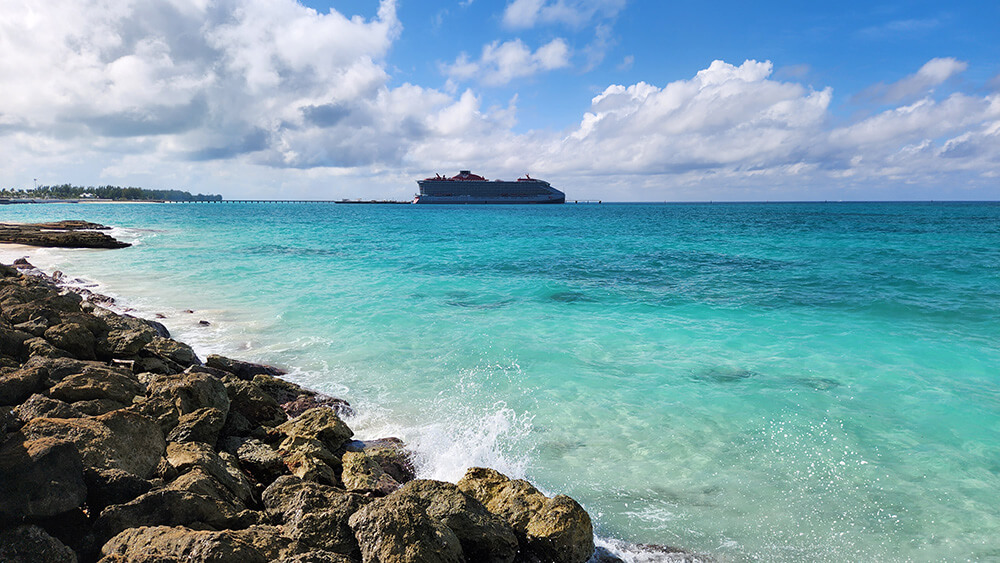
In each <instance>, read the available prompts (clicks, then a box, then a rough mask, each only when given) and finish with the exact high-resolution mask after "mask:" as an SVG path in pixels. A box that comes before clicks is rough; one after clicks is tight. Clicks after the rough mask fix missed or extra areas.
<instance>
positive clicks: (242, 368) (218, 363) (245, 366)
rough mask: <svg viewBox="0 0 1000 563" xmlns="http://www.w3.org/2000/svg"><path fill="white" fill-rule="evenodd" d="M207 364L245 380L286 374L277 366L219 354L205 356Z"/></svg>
mask: <svg viewBox="0 0 1000 563" xmlns="http://www.w3.org/2000/svg"><path fill="white" fill-rule="evenodd" d="M205 365H207V366H208V367H212V368H215V369H221V370H223V371H228V372H229V373H231V374H233V375H235V376H236V377H238V378H240V379H244V380H252V379H253V378H254V376H256V375H284V374H285V372H284V371H283V370H280V369H278V368H276V367H272V366H265V365H262V364H252V363H250V362H243V361H240V360H234V359H232V358H227V357H225V356H219V355H218V354H210V355H209V356H208V357H207V358H205Z"/></svg>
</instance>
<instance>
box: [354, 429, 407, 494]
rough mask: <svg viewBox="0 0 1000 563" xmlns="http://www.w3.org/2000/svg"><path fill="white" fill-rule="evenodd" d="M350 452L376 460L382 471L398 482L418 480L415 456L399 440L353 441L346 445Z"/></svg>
mask: <svg viewBox="0 0 1000 563" xmlns="http://www.w3.org/2000/svg"><path fill="white" fill-rule="evenodd" d="M344 449H345V450H346V451H348V452H363V453H364V454H365V455H367V456H368V457H370V458H372V459H373V460H375V462H376V463H377V464H378V466H379V467H381V468H382V471H385V473H386V474H388V475H389V476H390V477H392V478H393V479H395V480H396V482H398V483H400V484H403V483H407V482H409V481H412V480H414V479H416V478H417V474H416V471H415V470H414V468H413V454H412V453H411V452H410V451H409V450H407V449H406V446H405V445H404V444H403V441H402V440H400V439H399V438H380V439H378V440H369V441H357V440H352V441H350V442H348V443H346V444H345V445H344Z"/></svg>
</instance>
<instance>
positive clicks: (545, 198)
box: [413, 179, 566, 205]
mask: <svg viewBox="0 0 1000 563" xmlns="http://www.w3.org/2000/svg"><path fill="white" fill-rule="evenodd" d="M417 185H418V186H420V193H419V194H418V195H417V197H416V198H414V200H413V203H424V204H459V205H461V204H470V205H496V204H540V203H566V194H564V193H563V192H561V191H559V190H557V189H555V188H553V187H552V186H550V185H549V183H548V182H545V181H542V180H528V181H524V180H522V181H517V182H503V181H493V182H490V181H475V180H462V181H456V180H434V179H431V180H418V181H417Z"/></svg>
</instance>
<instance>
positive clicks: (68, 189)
mask: <svg viewBox="0 0 1000 563" xmlns="http://www.w3.org/2000/svg"><path fill="white" fill-rule="evenodd" d="M85 194H90V195H85ZM20 197H33V198H40V199H85V198H94V199H111V200H115V201H222V196H221V195H219V194H191V193H190V192H185V191H182V190H147V189H145V188H136V187H132V186H129V187H127V188H123V187H121V186H97V187H94V186H86V187H84V186H72V185H70V184H60V185H58V186H38V187H37V188H35V189H34V190H32V191H27V190H22V189H8V188H3V189H0V198H20Z"/></svg>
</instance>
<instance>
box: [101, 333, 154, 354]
mask: <svg viewBox="0 0 1000 563" xmlns="http://www.w3.org/2000/svg"><path fill="white" fill-rule="evenodd" d="M156 336H158V335H157V334H156V331H155V330H153V329H152V328H150V327H142V328H138V329H136V328H124V329H114V330H111V331H109V332H108V335H107V336H105V337H104V338H102V339H101V340H99V341H98V342H97V350H98V351H99V352H101V354H102V355H104V356H112V357H130V356H135V355H137V354H138V353H139V352H140V351H142V349H143V348H145V347H146V345H148V344H149V343H151V342H152V341H153V338H154V337H156Z"/></svg>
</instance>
